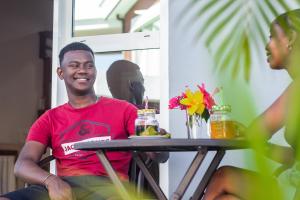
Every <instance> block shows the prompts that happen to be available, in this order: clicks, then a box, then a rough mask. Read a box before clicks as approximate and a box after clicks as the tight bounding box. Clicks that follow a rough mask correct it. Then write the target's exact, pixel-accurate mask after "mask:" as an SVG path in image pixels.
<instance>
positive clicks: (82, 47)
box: [59, 42, 94, 65]
mask: <svg viewBox="0 0 300 200" xmlns="http://www.w3.org/2000/svg"><path fill="white" fill-rule="evenodd" d="M76 50H84V51H88V52H91V54H92V55H93V57H94V52H93V50H92V49H91V48H90V47H89V46H88V45H86V44H84V43H82V42H73V43H70V44H68V45H66V46H65V47H64V48H62V49H61V50H60V53H59V64H60V65H61V63H62V61H63V59H64V55H65V54H66V53H67V52H69V51H76Z"/></svg>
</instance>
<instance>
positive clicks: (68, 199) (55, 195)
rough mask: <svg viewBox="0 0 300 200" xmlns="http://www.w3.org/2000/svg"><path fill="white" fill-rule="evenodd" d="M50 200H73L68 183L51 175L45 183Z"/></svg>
mask: <svg viewBox="0 0 300 200" xmlns="http://www.w3.org/2000/svg"><path fill="white" fill-rule="evenodd" d="M45 186H46V187H47V189H48V193H49V197H50V199H51V200H75V197H74V196H73V194H72V189H71V187H70V185H69V184H68V183H66V182H65V181H63V180H62V179H61V178H59V177H58V176H55V175H52V176H50V177H49V178H48V179H47V180H46V181H45Z"/></svg>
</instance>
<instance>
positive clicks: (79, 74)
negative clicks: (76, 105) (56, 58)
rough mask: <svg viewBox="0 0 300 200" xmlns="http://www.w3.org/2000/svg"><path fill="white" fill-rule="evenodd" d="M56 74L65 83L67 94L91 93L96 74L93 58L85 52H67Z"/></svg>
mask: <svg viewBox="0 0 300 200" xmlns="http://www.w3.org/2000/svg"><path fill="white" fill-rule="evenodd" d="M57 74H58V76H59V78H60V79H62V80H64V81H65V84H66V87H67V90H68V92H71V93H73V94H75V95H85V94H88V93H90V92H92V91H93V85H94V82H95V79H96V74H97V70H96V67H95V61H94V57H93V55H92V54H91V53H90V52H89V51H85V50H75V51H68V52H66V53H65V55H64V58H63V60H62V63H61V67H59V68H58V69H57Z"/></svg>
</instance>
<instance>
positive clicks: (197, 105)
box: [180, 89, 205, 115]
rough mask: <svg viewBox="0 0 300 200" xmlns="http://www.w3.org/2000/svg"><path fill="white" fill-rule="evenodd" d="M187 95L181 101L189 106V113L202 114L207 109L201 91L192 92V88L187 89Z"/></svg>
mask: <svg viewBox="0 0 300 200" xmlns="http://www.w3.org/2000/svg"><path fill="white" fill-rule="evenodd" d="M185 95H186V97H185V98H183V99H181V100H180V103H181V104H183V105H185V106H187V111H188V114H189V115H193V114H195V113H196V114H199V115H201V114H202V113H203V111H204V109H205V105H204V98H203V94H202V93H201V92H200V91H196V92H194V93H193V92H192V91H191V90H190V89H187V90H186V91H185Z"/></svg>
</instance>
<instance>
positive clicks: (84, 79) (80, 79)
mask: <svg viewBox="0 0 300 200" xmlns="http://www.w3.org/2000/svg"><path fill="white" fill-rule="evenodd" d="M77 80H79V81H87V79H86V78H77Z"/></svg>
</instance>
